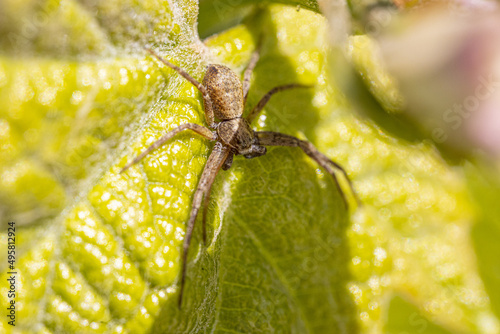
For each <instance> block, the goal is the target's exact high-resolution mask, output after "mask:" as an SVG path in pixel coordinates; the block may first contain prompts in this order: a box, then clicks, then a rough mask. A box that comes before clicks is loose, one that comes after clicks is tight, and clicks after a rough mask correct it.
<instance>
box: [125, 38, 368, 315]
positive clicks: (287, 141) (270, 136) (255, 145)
mask: <svg viewBox="0 0 500 334" xmlns="http://www.w3.org/2000/svg"><path fill="white" fill-rule="evenodd" d="M146 51H147V52H149V53H150V54H151V55H152V56H154V57H155V58H157V59H158V60H159V61H160V62H162V63H163V64H165V65H167V66H168V67H170V68H172V69H173V70H175V71H176V72H177V73H178V74H180V75H181V76H183V77H184V78H185V79H186V80H187V81H189V82H190V83H192V84H193V85H194V86H195V87H196V88H198V90H199V91H200V92H201V94H202V96H203V104H204V109H205V119H206V122H207V123H208V128H207V127H205V126H202V125H198V124H194V123H187V124H182V125H180V126H179V127H177V128H175V129H173V130H172V131H169V132H167V133H166V134H165V135H163V136H162V137H161V138H160V139H158V140H157V141H156V142H154V143H153V144H152V145H151V146H149V147H148V148H147V149H146V150H144V151H143V152H142V153H141V154H139V155H138V156H137V157H135V158H134V159H133V160H132V161H130V162H129V163H128V164H127V165H125V167H123V168H122V169H121V171H120V173H123V172H124V171H125V170H127V169H128V168H129V167H131V166H132V165H134V164H136V163H138V162H139V161H141V160H142V159H143V158H144V157H145V156H146V155H148V154H149V153H150V152H152V151H153V150H155V149H157V148H159V147H160V146H162V145H163V144H165V143H166V142H167V141H169V140H170V139H171V138H172V137H174V136H175V135H176V134H178V133H179V132H181V131H184V130H192V131H194V132H196V133H198V134H199V135H201V136H203V137H205V138H207V139H209V140H211V141H215V142H216V143H215V145H214V147H213V150H212V153H211V154H210V156H209V157H208V160H207V163H206V165H205V168H204V170H203V173H202V174H201V178H200V181H199V183H198V187H197V189H196V191H195V193H194V197H193V202H192V206H191V213H190V216H189V221H188V223H187V229H186V236H185V238H184V243H183V253H182V268H181V281H180V291H179V299H178V306H179V308H180V307H181V305H182V296H183V292H184V284H185V280H186V270H187V255H188V250H189V245H190V243H191V238H192V236H193V230H194V225H195V221H196V217H197V216H198V211H199V210H200V207H201V205H202V204H203V242H204V243H205V242H206V213H207V207H208V203H209V198H210V192H211V189H212V184H213V183H214V180H215V177H216V175H217V173H218V172H219V170H220V169H222V170H228V169H229V168H230V167H231V165H232V163H233V156H234V155H242V156H244V157H245V158H247V159H251V158H256V157H260V156H262V155H264V154H266V146H292V147H300V148H301V149H302V150H303V151H304V153H305V154H307V155H308V156H309V157H311V158H312V159H313V160H315V161H316V162H317V163H318V164H319V165H320V166H321V167H323V168H324V169H325V170H326V171H327V172H328V173H329V174H330V175H331V176H332V177H333V180H334V182H335V185H336V187H337V189H338V191H339V193H340V194H341V197H342V199H343V202H344V204H345V205H346V207H347V200H346V197H345V194H344V193H343V192H342V189H341V188H340V185H339V183H338V180H337V177H336V176H335V169H336V170H339V171H340V172H341V173H342V174H343V175H344V177H345V178H346V180H347V181H348V183H349V186H350V188H351V190H352V193H353V195H354V198H355V199H356V201H357V202H358V203H359V200H358V198H357V197H356V194H355V193H354V189H353V188H352V184H351V182H350V180H349V178H348V176H347V173H346V172H345V170H344V169H343V168H342V167H341V166H340V165H339V164H337V163H335V162H333V161H332V160H330V159H329V158H328V157H327V156H325V155H324V154H323V153H321V152H319V151H318V150H317V149H316V148H315V147H314V146H313V145H312V144H311V143H310V142H308V141H304V140H301V139H298V138H296V137H293V136H290V135H287V134H283V133H278V132H269V131H254V130H252V128H251V127H250V124H251V123H252V121H253V120H254V119H255V118H256V117H257V116H258V115H259V113H260V112H261V111H262V109H263V108H264V106H265V105H266V103H267V102H268V101H269V99H270V98H271V96H272V95H274V94H276V93H278V92H281V91H284V90H288V89H293V88H310V87H311V86H306V85H301V84H288V85H283V86H277V87H274V88H273V89H271V90H270V91H269V92H268V93H267V94H266V95H264V97H262V98H261V100H260V101H259V102H258V103H257V105H256V106H255V107H254V108H253V109H252V110H251V111H250V113H249V114H248V115H247V116H246V117H242V115H243V110H244V107H245V104H246V101H247V96H248V91H249V89H250V78H251V75H252V71H253V69H254V68H255V65H256V64H257V61H258V60H259V55H260V43H259V46H258V47H257V48H256V50H255V51H254V53H253V54H252V56H251V58H250V62H249V64H248V65H247V68H246V69H245V73H244V77H243V83H242V82H241V81H240V79H239V78H238V76H237V75H236V74H235V73H234V72H233V71H232V70H231V69H229V68H228V67H226V66H224V65H218V64H210V65H208V66H207V71H206V73H205V76H204V78H203V82H202V83H199V82H198V81H196V80H195V79H194V78H193V77H191V76H190V75H189V74H188V73H187V72H186V71H184V70H183V69H181V68H180V67H178V66H176V65H174V64H172V63H170V62H169V61H167V60H165V59H163V58H162V57H160V56H159V55H158V54H157V53H155V52H154V51H153V50H151V49H148V48H146ZM214 116H215V117H216V118H217V119H219V122H215V120H214Z"/></svg>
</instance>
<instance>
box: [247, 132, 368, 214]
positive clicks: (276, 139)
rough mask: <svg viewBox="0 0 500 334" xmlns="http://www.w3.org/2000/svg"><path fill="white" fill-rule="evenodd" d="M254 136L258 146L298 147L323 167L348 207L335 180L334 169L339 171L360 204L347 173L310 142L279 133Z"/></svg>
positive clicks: (262, 133) (264, 133) (256, 134)
mask: <svg viewBox="0 0 500 334" xmlns="http://www.w3.org/2000/svg"><path fill="white" fill-rule="evenodd" d="M255 136H256V138H257V143H258V144H259V145H264V146H291V147H300V148H301V149H302V151H304V153H305V154H307V155H308V156H309V157H311V158H312V159H313V160H314V161H316V162H317V163H318V165H320V166H321V167H323V168H324V169H325V170H326V171H327V172H328V173H329V174H330V175H331V176H332V177H333V180H334V181H335V185H336V186H337V189H338V191H339V192H340V195H341V196H342V200H343V201H344V204H345V205H346V207H348V204H347V199H346V197H345V194H344V192H343V191H342V189H341V188H340V184H339V182H338V180H337V176H336V175H335V170H334V169H337V170H339V171H340V172H341V173H342V174H343V175H344V177H345V178H346V180H347V182H348V183H349V186H350V188H351V191H352V194H353V196H354V198H355V199H356V202H357V204H358V205H360V204H361V202H360V200H359V199H358V196H357V195H356V192H355V191H354V188H353V186H352V183H351V180H350V179H349V177H348V176H347V173H346V172H345V170H344V168H342V166H340V165H339V164H337V163H335V162H333V161H332V160H330V159H329V158H328V157H327V156H326V155H324V154H323V153H321V152H320V151H318V149H317V148H316V147H314V145H313V144H311V143H310V142H308V141H305V140H300V139H298V138H296V137H293V136H290V135H286V134H283V133H279V132H268V131H262V132H255Z"/></svg>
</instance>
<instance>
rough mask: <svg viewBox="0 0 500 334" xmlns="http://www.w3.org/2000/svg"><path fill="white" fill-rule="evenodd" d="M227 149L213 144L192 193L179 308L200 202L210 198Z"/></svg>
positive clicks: (183, 248)
mask: <svg viewBox="0 0 500 334" xmlns="http://www.w3.org/2000/svg"><path fill="white" fill-rule="evenodd" d="M229 150H230V149H229V148H227V147H225V146H223V145H222V144H221V143H219V142H217V143H215V146H214V149H213V151H212V153H211V154H210V157H209V158H208V160H207V164H206V165H205V169H204V170H203V173H202V174H201V177H200V182H199V183H198V188H196V191H195V193H194V197H193V203H192V204H191V214H190V215H189V221H188V223H187V228H186V236H185V237H184V243H183V245H182V250H183V253H182V269H181V282H180V292H179V301H178V305H179V308H180V307H181V305H182V296H183V294H184V284H185V281H186V270H187V256H188V250H189V245H190V244H191V238H192V236H193V230H194V224H195V222H196V217H197V216H198V211H199V210H200V206H201V202H202V200H203V196H210V190H211V188H212V184H213V182H214V180H215V177H216V176H217V173H218V172H219V170H220V168H221V167H222V164H223V163H224V161H225V160H226V158H227V156H228V154H229Z"/></svg>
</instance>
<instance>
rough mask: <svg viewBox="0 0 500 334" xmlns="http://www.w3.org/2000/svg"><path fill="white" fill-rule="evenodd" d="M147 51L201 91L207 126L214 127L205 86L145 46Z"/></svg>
mask: <svg viewBox="0 0 500 334" xmlns="http://www.w3.org/2000/svg"><path fill="white" fill-rule="evenodd" d="M145 49H146V51H147V52H149V53H150V54H151V55H152V56H154V57H156V59H158V60H159V61H161V62H162V63H163V64H165V65H167V66H168V67H170V68H171V69H173V70H175V71H176V72H177V73H179V74H180V75H181V76H183V77H184V78H185V79H186V80H187V81H189V82H190V83H192V84H193V85H194V86H195V87H196V88H198V90H199V91H200V92H201V94H202V95H203V102H204V106H205V119H206V121H207V123H208V126H209V127H211V128H212V129H215V127H216V123H215V122H214V111H213V106H212V100H211V99H210V95H209V94H208V91H207V89H206V87H205V86H203V85H202V84H201V83H199V82H198V81H196V79H194V78H193V77H192V76H190V75H189V74H188V73H187V72H186V71H184V70H183V69H182V68H180V67H179V66H176V65H174V64H172V63H171V62H169V61H168V60H165V59H163V58H162V57H160V56H159V55H158V54H157V53H156V52H154V51H153V50H151V49H148V48H145Z"/></svg>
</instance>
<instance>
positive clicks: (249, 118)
mask: <svg viewBox="0 0 500 334" xmlns="http://www.w3.org/2000/svg"><path fill="white" fill-rule="evenodd" d="M311 87H312V86H307V85H301V84H289V85H283V86H277V87H274V88H273V89H271V90H270V91H269V92H267V94H266V95H264V96H263V97H262V98H261V99H260V101H259V103H257V105H256V106H255V107H253V109H252V111H250V114H248V116H247V117H246V119H247V121H248V123H249V124H251V123H252V121H253V120H254V119H255V117H257V116H258V115H259V113H260V112H261V111H262V109H263V108H264V106H265V105H266V104H267V102H269V100H270V99H271V96H273V95H274V94H276V93H278V92H282V91H284V90H287V89H293V88H311Z"/></svg>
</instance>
